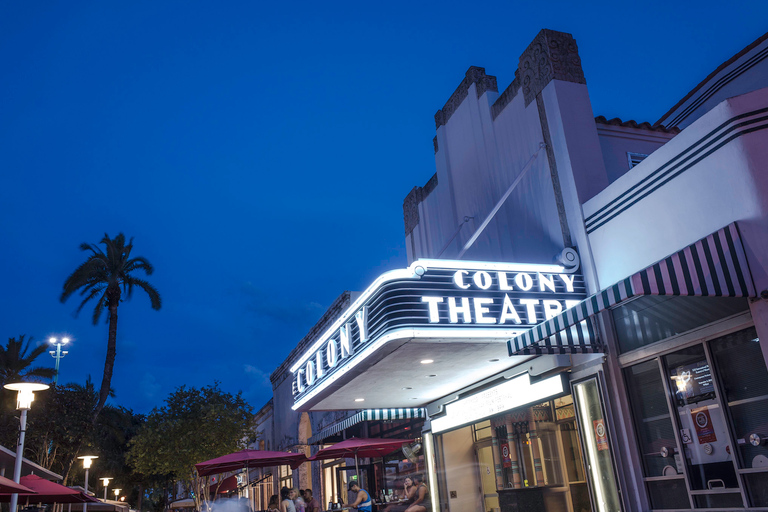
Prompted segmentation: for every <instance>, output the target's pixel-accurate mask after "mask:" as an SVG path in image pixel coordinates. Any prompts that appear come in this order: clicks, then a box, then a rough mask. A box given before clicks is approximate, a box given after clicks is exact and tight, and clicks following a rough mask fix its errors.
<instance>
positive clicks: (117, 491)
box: [115, 489, 122, 501]
mask: <svg viewBox="0 0 768 512" xmlns="http://www.w3.org/2000/svg"><path fill="white" fill-rule="evenodd" d="M120 491H122V489H115V501H117V499H118V498H119V497H120Z"/></svg>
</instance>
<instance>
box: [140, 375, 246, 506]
mask: <svg viewBox="0 0 768 512" xmlns="http://www.w3.org/2000/svg"><path fill="white" fill-rule="evenodd" d="M165 403H166V405H165V406H164V407H162V408H160V409H157V408H155V409H154V410H152V412H151V413H150V414H149V416H148V417H147V420H146V422H145V423H144V424H143V425H142V427H141V429H140V430H139V433H138V434H137V435H136V436H135V437H134V438H133V439H132V441H131V442H130V449H129V451H128V454H127V459H128V463H129V464H130V465H131V466H132V467H133V468H134V470H135V471H137V472H139V473H143V474H146V475H170V476H172V477H173V478H175V479H176V480H178V481H180V482H183V483H184V484H185V486H186V488H187V489H192V488H193V486H194V485H195V484H196V483H197V477H196V473H195V468H194V465H195V464H196V463H198V462H202V461H204V460H208V459H212V458H215V457H220V456H222V455H226V454H227V453H231V452H234V451H237V450H241V449H243V448H245V445H246V441H247V439H248V437H249V436H250V435H251V429H252V424H253V410H252V408H251V406H250V405H248V403H247V402H246V401H245V400H244V399H243V397H242V393H241V392H240V393H238V394H237V395H232V394H231V393H227V392H224V391H222V390H221V389H220V388H219V383H218V382H216V383H215V384H214V385H212V386H205V387H202V388H200V389H197V388H192V387H191V388H187V387H186V386H181V387H180V388H178V389H176V391H174V392H173V393H171V394H170V395H169V396H168V398H166V400H165ZM196 497H198V498H199V494H198V495H197V496H196Z"/></svg>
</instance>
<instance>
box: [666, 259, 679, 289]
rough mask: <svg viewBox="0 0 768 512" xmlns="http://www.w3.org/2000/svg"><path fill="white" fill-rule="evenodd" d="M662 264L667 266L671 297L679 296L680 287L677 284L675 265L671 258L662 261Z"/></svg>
mask: <svg viewBox="0 0 768 512" xmlns="http://www.w3.org/2000/svg"><path fill="white" fill-rule="evenodd" d="M664 263H666V264H667V272H669V283H670V284H671V285H672V295H680V285H679V284H678V283H677V273H676V272H675V263H674V261H673V260H672V258H671V257H670V258H667V259H666V260H664Z"/></svg>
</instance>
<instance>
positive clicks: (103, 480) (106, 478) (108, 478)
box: [101, 477, 112, 501]
mask: <svg viewBox="0 0 768 512" xmlns="http://www.w3.org/2000/svg"><path fill="white" fill-rule="evenodd" d="M110 480H112V477H104V478H102V479H101V483H103V484H104V501H106V500H107V487H109V481H110Z"/></svg>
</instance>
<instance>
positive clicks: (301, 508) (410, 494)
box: [267, 475, 431, 512]
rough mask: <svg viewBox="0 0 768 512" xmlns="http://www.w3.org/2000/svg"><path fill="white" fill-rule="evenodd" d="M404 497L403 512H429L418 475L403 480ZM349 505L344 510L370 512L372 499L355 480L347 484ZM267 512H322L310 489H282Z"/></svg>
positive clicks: (389, 511)
mask: <svg viewBox="0 0 768 512" xmlns="http://www.w3.org/2000/svg"><path fill="white" fill-rule="evenodd" d="M404 487H405V497H406V499H407V503H406V505H405V506H406V508H405V511H404V512H429V510H430V508H431V504H430V496H429V488H427V485H426V484H425V483H424V481H423V480H422V478H421V477H420V476H419V475H414V476H413V477H412V478H406V479H405V484H404ZM348 491H350V494H349V497H350V499H349V501H350V502H349V503H347V504H345V505H343V507H344V508H352V509H355V510H357V511H358V512H372V511H373V499H372V498H371V495H370V493H369V492H368V491H366V490H365V489H362V488H361V487H360V485H359V484H358V483H357V480H352V481H351V482H349V486H348ZM267 512H322V508H321V507H320V503H319V502H318V501H317V499H315V497H314V496H313V495H312V489H299V490H298V491H297V490H296V489H294V488H289V487H283V488H282V489H280V495H279V496H278V495H277V494H275V495H274V496H272V498H270V500H269V505H268V507H267ZM384 512H395V510H394V509H393V508H392V506H388V507H387V508H386V509H384Z"/></svg>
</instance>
